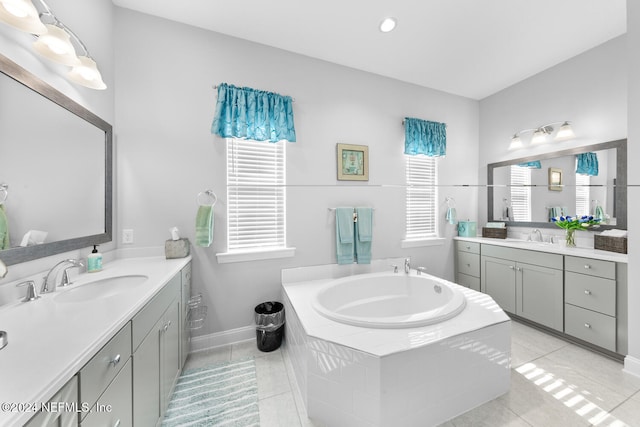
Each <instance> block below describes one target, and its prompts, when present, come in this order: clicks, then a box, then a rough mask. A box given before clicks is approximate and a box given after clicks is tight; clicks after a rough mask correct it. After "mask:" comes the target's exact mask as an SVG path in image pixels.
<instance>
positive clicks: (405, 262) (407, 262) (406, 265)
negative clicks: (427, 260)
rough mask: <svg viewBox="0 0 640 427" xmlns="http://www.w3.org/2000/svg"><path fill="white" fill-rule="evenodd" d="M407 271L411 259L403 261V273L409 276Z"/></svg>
mask: <svg viewBox="0 0 640 427" xmlns="http://www.w3.org/2000/svg"><path fill="white" fill-rule="evenodd" d="M409 270H411V258H405V259H404V272H405V273H406V274H409Z"/></svg>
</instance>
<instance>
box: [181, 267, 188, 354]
mask: <svg viewBox="0 0 640 427" xmlns="http://www.w3.org/2000/svg"><path fill="white" fill-rule="evenodd" d="M181 276H182V301H181V303H182V305H181V308H182V313H180V331H181V337H180V361H181V363H180V364H181V365H182V366H184V364H185V362H186V361H187V356H188V355H189V345H190V343H191V330H190V329H189V298H191V263H189V264H187V265H186V266H185V267H184V268H183V269H182V272H181Z"/></svg>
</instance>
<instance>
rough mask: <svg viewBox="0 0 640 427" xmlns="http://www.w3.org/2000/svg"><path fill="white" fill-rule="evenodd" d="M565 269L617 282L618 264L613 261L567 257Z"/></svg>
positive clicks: (565, 258)
mask: <svg viewBox="0 0 640 427" xmlns="http://www.w3.org/2000/svg"><path fill="white" fill-rule="evenodd" d="M564 269H565V270H566V271H573V272H574V273H581V274H587V275H589V276H597V277H604V278H605V279H614V280H615V278H616V263H615V262H613V261H602V260H599V259H591V258H580V257H575V256H565V257H564Z"/></svg>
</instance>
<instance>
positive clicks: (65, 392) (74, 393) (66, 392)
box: [25, 375, 81, 427]
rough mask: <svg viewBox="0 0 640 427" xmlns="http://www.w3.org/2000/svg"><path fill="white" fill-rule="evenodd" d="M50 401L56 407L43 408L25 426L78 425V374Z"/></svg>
mask: <svg viewBox="0 0 640 427" xmlns="http://www.w3.org/2000/svg"><path fill="white" fill-rule="evenodd" d="M48 403H49V404H51V405H54V406H52V408H55V409H49V410H46V409H45V410H41V411H40V412H38V413H37V414H36V415H34V416H33V418H31V419H30V420H29V421H28V422H27V423H26V424H25V427H76V426H77V425H78V413H77V412H76V411H75V410H73V408H75V406H74V405H77V404H78V376H77V375H74V376H73V378H71V379H70V380H69V381H68V382H67V383H66V384H65V385H64V386H63V387H62V388H61V389H60V390H58V392H57V393H56V394H54V395H53V397H52V398H51V399H50V400H49V402H48ZM78 409H81V407H78Z"/></svg>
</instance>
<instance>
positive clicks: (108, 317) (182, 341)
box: [0, 257, 191, 427]
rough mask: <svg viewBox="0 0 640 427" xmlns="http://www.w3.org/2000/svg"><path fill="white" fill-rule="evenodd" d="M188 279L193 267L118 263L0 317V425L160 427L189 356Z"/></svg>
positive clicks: (8, 308) (184, 262)
mask: <svg viewBox="0 0 640 427" xmlns="http://www.w3.org/2000/svg"><path fill="white" fill-rule="evenodd" d="M190 271H191V264H190V258H182V259H175V260H166V259H164V257H157V258H137V259H122V260H116V261H113V262H110V263H108V264H107V265H106V266H105V267H104V269H103V271H101V272H99V273H91V274H82V275H80V276H78V278H77V279H76V282H77V283H74V284H72V285H69V286H68V287H66V288H59V289H57V290H56V291H55V292H52V293H48V294H44V295H42V297H41V298H40V299H38V300H36V301H31V302H21V301H17V302H15V303H12V304H8V305H5V306H2V307H0V323H2V325H3V328H5V329H6V330H7V331H8V333H9V345H8V346H7V347H5V348H4V349H3V350H2V351H1V352H0V378H2V387H0V402H5V404H6V403H9V405H11V406H3V410H2V411H0V425H28V426H41V425H54V424H55V425H63V426H76V425H82V426H85V425H86V426H95V425H119V426H120V427H125V426H131V425H139V426H147V425H149V426H153V425H156V424H157V423H158V422H159V421H160V420H161V417H162V416H163V415H164V411H165V409H166V406H167V404H168V402H169V398H170V396H171V392H172V389H173V386H174V383H175V381H176V379H177V377H178V376H179V373H180V371H181V369H182V366H183V364H184V361H185V359H186V355H187V353H188V351H189V349H188V344H189V338H188V326H187V318H186V314H187V311H186V310H185V307H186V306H187V301H188V298H189V296H190V293H191V290H190V288H191V273H190ZM126 281H129V282H126ZM122 283H125V284H124V285H121V284H122Z"/></svg>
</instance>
